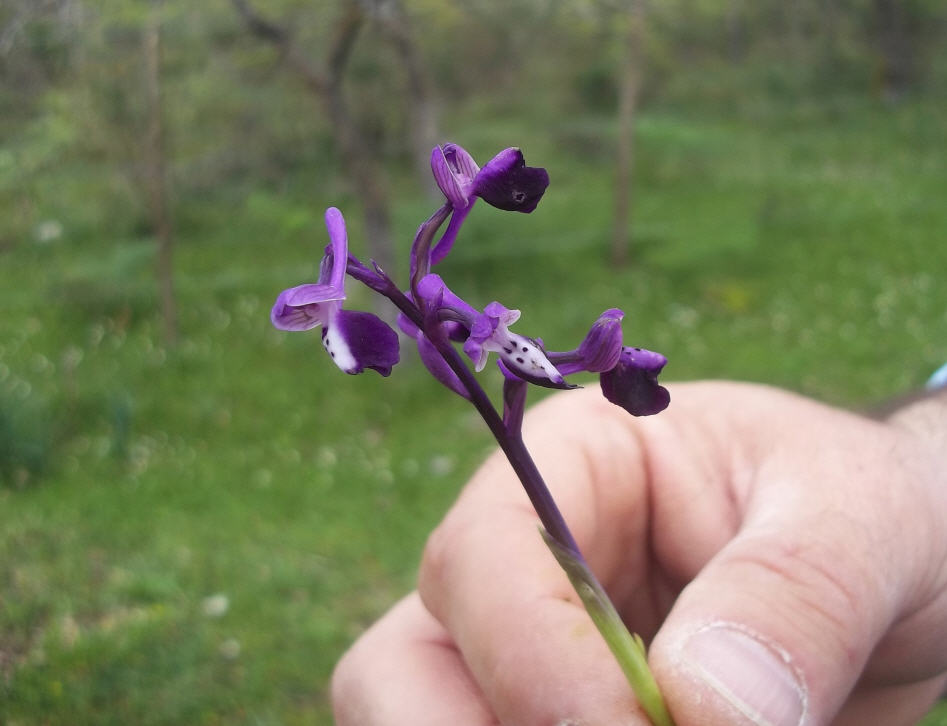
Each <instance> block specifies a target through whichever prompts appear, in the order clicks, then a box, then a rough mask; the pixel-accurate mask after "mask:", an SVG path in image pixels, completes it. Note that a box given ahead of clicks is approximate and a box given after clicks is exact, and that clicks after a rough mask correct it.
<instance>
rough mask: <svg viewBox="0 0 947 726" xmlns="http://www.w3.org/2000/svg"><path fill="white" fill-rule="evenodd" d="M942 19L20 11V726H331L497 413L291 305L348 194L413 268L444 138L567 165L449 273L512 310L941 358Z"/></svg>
mask: <svg viewBox="0 0 947 726" xmlns="http://www.w3.org/2000/svg"><path fill="white" fill-rule="evenodd" d="M945 40H947V9H945V6H944V5H943V3H941V2H940V1H939V0H793V2H785V1H784V0H752V1H751V0H663V1H662V2H644V0H642V1H641V2H637V3H636V2H632V1H631V0H627V1H626V2H617V1H615V2H606V1H605V0H601V1H595V0H585V1H579V0H577V1H575V2H570V3H559V2H555V1H554V0H465V1H464V2H459V1H458V2H450V1H447V0H267V1H265V2H264V0H206V2H200V3H192V2H189V1H188V0H164V2H150V3H149V2H146V1H145V0H95V1H93V0H0V310H2V315H0V721H2V722H4V723H7V724H10V725H11V726H12V725H14V724H35V723H42V724H129V723H136V724H215V723H227V724H242V723H247V724H297V723H299V724H301V723H310V724H311V723H326V724H328V723H330V722H331V717H330V713H329V709H328V706H327V704H326V681H327V678H328V675H329V673H330V671H331V668H332V665H333V663H334V662H335V660H336V659H337V658H338V656H339V654H340V653H341V652H342V651H343V650H344V648H345V647H346V645H347V644H348V643H350V642H351V641H352V640H353V639H354V638H355V637H356V636H357V634H358V633H359V632H360V631H361V630H362V629H363V628H364V627H365V626H366V625H367V624H368V623H369V622H371V621H372V619H373V618H375V617H376V616H377V615H378V614H379V613H380V612H382V611H383V610H384V608H385V607H386V606H387V605H388V604H389V603H390V602H392V601H393V600H394V599H396V598H397V597H398V596H399V595H400V594H402V593H403V592H404V591H406V590H407V589H408V588H410V587H411V585H412V581H413V578H414V574H415V567H416V562H417V559H418V556H419V553H420V551H421V547H422V546H423V543H424V539H425V536H426V534H427V532H428V531H429V530H430V528H431V527H432V526H433V525H434V524H435V523H436V522H437V520H438V519H439V517H440V516H441V514H442V513H443V511H444V510H445V509H446V508H447V507H448V506H449V504H450V502H451V501H452V500H453V498H454V497H455V496H456V493H457V491H458V489H459V487H460V486H461V484H462V483H463V481H464V480H465V478H466V477H467V476H468V475H469V474H470V472H471V471H472V469H473V468H474V467H475V466H476V464H477V462H478V461H479V460H480V459H481V458H482V457H483V456H484V454H485V453H486V452H487V451H489V450H490V440H489V437H488V434H487V432H486V431H485V430H484V428H483V427H482V425H481V424H480V422H479V421H478V420H477V419H476V418H475V416H474V415H472V413H471V411H469V410H468V408H467V405H466V404H465V402H463V401H461V400H460V399H458V398H457V397H455V396H452V395H451V394H450V393H448V392H447V391H446V390H444V389H442V388H440V387H439V386H438V385H437V384H435V383H434V382H433V381H432V380H430V379H429V377H428V376H427V374H426V372H425V371H424V370H423V368H422V367H421V366H419V365H418V364H417V361H416V358H415V355H414V352H413V349H412V347H411V346H404V350H403V358H404V361H403V362H402V364H400V365H399V366H398V367H397V368H396V369H395V371H394V373H393V375H392V376H391V378H389V379H382V378H380V377H379V376H377V375H375V374H374V373H372V372H369V373H366V374H365V375H363V376H359V377H347V376H344V375H342V374H341V373H340V372H339V371H338V370H337V369H335V367H334V366H333V365H332V364H331V362H330V361H329V359H328V358H327V357H326V356H325V355H324V354H323V352H322V351H321V346H320V344H319V337H318V334H317V333H311V334H308V335H307V334H286V333H281V332H278V331H275V330H273V329H272V328H271V326H270V324H269V319H268V314H269V308H270V306H271V304H272V302H273V300H274V298H275V296H276V294H277V293H278V292H279V291H280V290H281V289H283V288H285V287H288V286H291V285H295V284H298V283H301V282H305V281H311V280H313V279H314V277H315V275H316V272H317V267H318V261H319V258H320V256H321V251H322V247H323V246H324V244H325V242H326V234H325V229H324V226H323V222H322V213H323V211H324V209H325V208H326V207H327V206H330V205H335V206H338V207H340V208H341V209H342V210H343V212H344V213H345V214H346V216H347V219H348V222H349V228H350V239H351V250H352V252H353V253H355V254H356V255H359V256H360V257H362V258H363V259H367V258H368V257H370V256H371V257H375V258H376V259H378V260H380V261H383V262H384V263H385V265H386V267H387V268H388V269H389V270H392V271H394V273H395V276H396V278H397V277H399V276H400V279H404V275H405V273H406V271H407V259H406V252H407V250H408V248H409V247H410V243H411V240H412V237H413V235H414V232H415V230H416V228H417V225H418V224H419V223H420V222H421V221H423V220H424V219H425V218H426V217H427V216H428V215H429V214H430V213H431V211H433V209H434V208H435V207H436V206H437V205H439V204H440V202H439V201H438V199H437V197H436V195H435V194H434V191H433V188H432V184H431V181H430V176H429V172H428V171H427V156H428V154H429V150H430V148H431V146H432V145H433V144H434V143H436V142H438V141H445V140H451V141H455V142H458V143H460V144H462V145H463V146H465V147H466V148H467V149H468V150H469V151H470V152H471V153H472V154H473V155H474V157H475V158H476V159H477V160H478V161H479V162H480V163H481V164H482V163H484V162H485V161H487V160H488V159H489V158H490V157H492V156H493V154H495V153H496V152H497V151H499V150H500V149H502V148H504V147H507V146H519V147H521V148H522V149H523V151H524V153H525V154H526V159H527V162H528V163H530V164H531V165H536V166H544V167H546V168H547V169H548V170H549V174H550V177H551V180H552V181H551V185H550V187H549V190H548V192H547V194H546V196H545V198H544V199H543V201H542V203H541V204H540V206H539V208H538V209H537V210H536V212H534V213H533V214H532V215H514V214H509V213H503V212H500V211H498V210H495V209H492V208H489V207H487V205H478V206H477V208H476V210H475V212H474V213H473V214H472V216H471V217H470V219H469V220H468V222H467V224H466V226H465V228H464V230H463V234H462V236H461V238H460V240H459V242H458V244H457V246H456V248H455V251H454V253H453V254H452V255H451V257H450V258H449V259H448V260H447V261H446V262H445V263H444V265H443V267H442V269H441V273H442V274H443V275H444V276H445V277H446V278H447V279H449V280H450V284H451V287H452V288H453V289H454V290H455V291H457V292H458V293H460V294H462V295H463V296H464V297H466V298H467V299H468V300H470V301H471V302H472V303H473V304H476V305H481V306H482V305H484V304H486V303H487V302H490V301H491V300H494V299H496V300H500V301H501V302H503V303H504V304H506V305H507V306H509V307H518V308H521V309H522V311H523V318H522V320H521V322H520V323H519V325H518V330H519V332H521V333H524V334H527V335H533V336H541V337H543V338H544V340H545V341H546V343H547V344H548V345H549V346H550V347H551V348H555V349H567V348H571V347H573V346H574V345H575V344H576V343H577V342H578V341H579V340H581V338H582V336H583V335H584V334H585V332H586V330H587V329H588V326H589V324H590V323H591V322H592V321H593V320H594V319H595V317H596V316H597V315H598V313H599V312H601V311H602V310H603V309H605V308H608V307H613V306H620V307H622V308H623V309H624V310H625V312H626V317H625V330H626V342H628V343H629V344H632V345H640V346H644V347H647V348H651V349H654V350H660V351H662V352H664V353H665V354H666V355H667V356H668V358H669V361H670V362H669V364H668V366H667V368H666V371H665V378H666V379H668V380H674V379H695V378H704V377H728V378H738V379H748V380H753V381H761V382H766V383H772V384H776V385H780V386H786V387H789V388H792V389H794V390H798V391H802V392H804V393H806V394H809V395H813V396H816V397H819V398H822V399H825V400H828V401H831V402H833V403H837V404H843V405H849V406H854V407H867V406H871V405H873V404H876V403H878V402H880V401H883V400H885V399H887V398H889V397H891V396H894V395H897V394H898V393H901V392H904V391H907V390H909V389H913V388H917V387H919V386H920V385H922V384H923V382H924V380H925V379H926V377H927V376H928V375H929V374H930V373H931V372H932V371H933V370H934V369H935V368H936V367H937V366H939V365H940V364H941V363H943V362H944V360H945V359H947V286H945V284H944V282H945V280H944V276H945V270H947V244H945V230H947V204H945V203H944V195H945V191H947V188H945V183H947V144H945V132H947V94H945V90H947V44H945ZM349 292H350V297H351V298H352V300H353V303H352V305H353V307H362V308H370V307H372V306H374V305H375V302H374V301H372V300H371V299H370V298H369V296H368V295H367V294H365V292H364V290H361V289H359V288H358V287H357V286H356V285H355V284H352V285H350V286H349ZM484 376H485V378H486V381H487V384H488V385H493V384H494V383H496V384H497V386H498V380H497V374H496V372H495V371H494V372H491V371H485V372H484ZM584 382H585V383H588V384H591V385H595V384H594V380H591V379H590V380H589V381H584ZM495 390H498V387H497V389H495ZM672 405H673V402H672ZM926 723H927V724H928V725H929V726H930V725H933V724H947V710H945V709H942V710H940V711H936V710H935V712H933V713H932V714H931V715H930V716H929V717H928V721H927V722H926Z"/></svg>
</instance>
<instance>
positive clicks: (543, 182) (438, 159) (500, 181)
mask: <svg viewBox="0 0 947 726" xmlns="http://www.w3.org/2000/svg"><path fill="white" fill-rule="evenodd" d="M431 170H432V171H433V172H434V179H435V180H436V181H437V185H438V187H440V189H441V191H442V192H444V196H446V197H447V201H449V202H450V203H451V206H452V207H453V208H454V209H455V210H457V209H466V208H467V207H468V206H470V204H472V203H473V202H474V199H473V197H480V198H481V199H483V201H485V202H486V203H487V204H489V205H491V206H494V207H497V208H498V209H504V210H506V211H510V212H532V211H533V210H534V209H536V205H537V204H539V200H540V199H542V196H543V194H544V193H545V191H546V187H548V186H549V174H548V173H547V172H546V170H545V169H543V168H540V167H532V166H526V160H525V159H524V158H523V152H522V151H520V150H519V149H517V148H513V147H511V148H509V149H504V150H503V151H501V152H500V153H499V154H497V155H496V156H494V157H493V158H492V159H490V161H488V162H487V163H486V165H484V167H483V168H482V169H481V168H480V167H479V166H477V162H475V161H474V160H473V157H472V156H471V155H470V154H469V153H467V151H466V150H465V149H464V148H463V147H461V146H458V145H457V144H449V143H448V144H442V145H440V146H435V147H434V150H433V151H432V152H431Z"/></svg>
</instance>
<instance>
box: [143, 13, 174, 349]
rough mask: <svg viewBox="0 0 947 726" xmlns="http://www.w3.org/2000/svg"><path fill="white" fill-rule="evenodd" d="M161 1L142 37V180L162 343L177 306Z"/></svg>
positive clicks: (168, 334) (170, 336) (170, 338)
mask: <svg viewBox="0 0 947 726" xmlns="http://www.w3.org/2000/svg"><path fill="white" fill-rule="evenodd" d="M160 3H161V0H152V3H151V7H150V8H149V12H148V17H147V20H146V21H145V27H144V32H143V33H142V51H143V55H144V61H145V63H144V66H145V95H146V100H147V106H146V114H147V128H146V133H145V139H144V149H143V152H144V153H143V161H144V164H143V172H144V174H143V176H144V180H143V181H144V186H145V192H146V195H147V200H148V209H149V214H150V217H151V227H152V230H153V231H154V234H155V238H156V240H157V243H158V255H157V267H156V272H157V278H158V291H159V297H160V300H161V316H162V319H163V321H164V338H165V342H166V343H168V344H169V345H173V344H174V343H175V342H177V337H178V322H177V304H176V301H175V298H174V266H173V248H174V228H173V224H172V221H171V211H170V208H169V204H168V175H167V165H166V154H165V139H164V124H163V122H162V115H163V106H162V93H161V18H160V14H159V8H160Z"/></svg>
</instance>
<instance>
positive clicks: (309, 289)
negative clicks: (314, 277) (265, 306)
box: [270, 283, 345, 331]
mask: <svg viewBox="0 0 947 726" xmlns="http://www.w3.org/2000/svg"><path fill="white" fill-rule="evenodd" d="M344 299H345V293H344V292H343V291H342V290H340V289H337V288H335V287H332V286H331V285H320V284H318V283H309V284H306V285H298V286H296V287H291V288H289V289H288V290H283V292H281V293H280V294H279V296H278V297H277V298H276V302H275V303H274V304H273V309H272V310H271V311H270V320H271V321H272V323H273V325H274V327H276V328H279V329H280V330H294V331H299V330H310V329H312V328H315V327H316V326H317V325H322V324H325V323H326V322H327V321H328V320H329V318H330V317H331V315H332V314H333V313H334V311H335V310H337V309H338V308H339V307H340V306H341V303H342V300H344Z"/></svg>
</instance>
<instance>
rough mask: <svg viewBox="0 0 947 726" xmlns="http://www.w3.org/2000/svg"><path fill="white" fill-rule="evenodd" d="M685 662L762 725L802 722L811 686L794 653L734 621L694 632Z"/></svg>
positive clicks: (687, 644) (685, 650) (790, 725)
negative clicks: (796, 666)
mask: <svg viewBox="0 0 947 726" xmlns="http://www.w3.org/2000/svg"><path fill="white" fill-rule="evenodd" d="M681 654H682V659H683V662H682V665H683V666H684V667H685V668H686V669H687V670H689V671H690V672H691V674H692V675H693V676H695V677H697V678H698V679H699V680H701V681H703V682H704V683H705V684H706V685H707V686H709V687H710V688H712V689H713V690H714V691H716V692H717V693H718V694H719V695H720V696H721V697H722V698H724V699H725V700H726V701H727V702H728V703H729V704H730V705H731V706H732V707H733V708H735V709H736V710H737V711H739V712H740V713H741V714H743V715H744V716H745V717H746V718H747V719H749V720H750V722H751V723H753V724H756V725H757V726H801V724H802V723H803V719H805V716H806V706H807V696H808V694H807V691H806V687H805V685H804V684H803V683H802V681H801V679H800V677H799V674H798V673H797V671H796V670H795V669H794V668H793V667H792V663H791V661H790V658H789V654H788V653H787V652H786V651H784V650H782V649H781V648H779V647H778V646H776V645H775V644H773V643H769V642H767V641H766V640H765V639H763V638H762V637H760V636H757V635H756V634H755V633H752V632H750V631H749V630H747V629H746V628H743V627H741V626H739V625H737V624H735V623H713V624H710V625H707V626H705V627H703V628H701V629H700V630H698V631H696V632H695V633H693V634H692V635H691V636H690V637H689V638H688V639H687V641H686V642H685V643H684V646H683V648H682V651H681Z"/></svg>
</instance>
